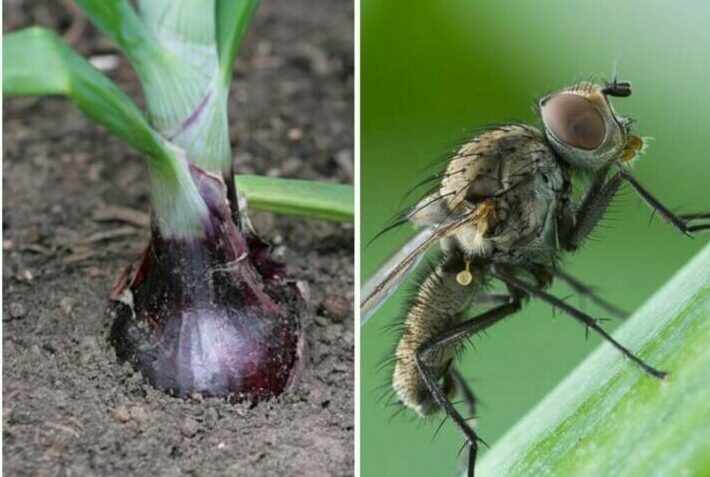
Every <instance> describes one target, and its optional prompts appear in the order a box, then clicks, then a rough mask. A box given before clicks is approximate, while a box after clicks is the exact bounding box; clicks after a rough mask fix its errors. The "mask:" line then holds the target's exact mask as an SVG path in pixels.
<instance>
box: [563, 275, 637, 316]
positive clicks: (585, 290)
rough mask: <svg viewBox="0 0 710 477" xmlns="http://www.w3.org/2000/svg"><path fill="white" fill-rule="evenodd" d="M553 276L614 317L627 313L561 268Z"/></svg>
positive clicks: (626, 314)
mask: <svg viewBox="0 0 710 477" xmlns="http://www.w3.org/2000/svg"><path fill="white" fill-rule="evenodd" d="M555 276H556V277H557V278H559V279H560V280H562V281H563V282H564V283H566V284H567V286H569V287H570V288H571V289H572V290H574V291H575V292H577V294H579V295H581V296H583V297H584V298H588V299H589V300H591V301H592V303H595V304H596V305H597V306H599V307H600V308H602V309H603V310H605V311H607V312H608V313H611V314H612V315H614V316H615V317H616V318H619V319H624V318H626V317H627V316H629V314H628V313H627V312H625V311H624V310H622V309H621V308H619V307H618V306H616V305H614V304H613V303H610V302H608V301H607V300H605V299H604V298H602V297H600V296H599V295H597V294H596V293H595V292H594V290H593V289H592V287H590V286H589V285H585V284H584V283H582V282H581V281H579V280H577V279H576V278H574V277H573V276H571V275H568V274H567V273H565V272H563V271H562V270H556V271H555Z"/></svg>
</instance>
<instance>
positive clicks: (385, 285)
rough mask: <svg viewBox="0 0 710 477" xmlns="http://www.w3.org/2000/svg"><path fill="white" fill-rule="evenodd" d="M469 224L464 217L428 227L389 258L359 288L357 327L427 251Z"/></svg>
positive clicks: (363, 323)
mask: <svg viewBox="0 0 710 477" xmlns="http://www.w3.org/2000/svg"><path fill="white" fill-rule="evenodd" d="M470 221H471V218H470V217H469V216H466V217H462V218H460V219H457V220H453V221H450V222H448V223H446V224H444V225H441V226H438V227H427V228H425V229H423V230H422V231H421V232H419V233H418V234H417V235H415V236H414V237H413V238H412V239H411V240H410V241H409V242H407V243H406V244H405V245H404V247H402V248H401V249H400V250H399V251H398V252H396V253H395V254H394V255H393V256H392V257H390V259H389V260H387V262H385V264H384V265H382V267H380V268H379V270H377V271H376V272H375V273H374V274H373V275H372V276H371V277H370V278H369V279H368V280H367V281H366V282H365V284H364V285H363V286H362V289H361V297H362V299H361V302H360V326H364V325H365V323H367V321H368V320H369V319H370V318H371V317H372V315H373V314H374V313H375V312H376V311H377V309H378V308H379V307H380V306H381V305H382V304H383V303H384V302H385V300H386V299H387V298H388V297H389V296H390V295H392V293H394V292H395V291H396V290H397V288H398V287H399V286H400V285H401V284H402V281H404V279H405V278H407V277H408V276H409V274H410V273H411V272H412V271H413V270H414V269H415V268H416V266H417V264H418V263H419V262H420V261H421V259H422V258H423V257H424V253H425V252H426V251H427V249H429V247H431V246H432V245H434V244H435V243H436V242H437V241H438V240H440V239H441V238H443V237H445V236H447V235H450V234H452V233H453V232H455V230H456V229H458V228H459V227H461V226H462V225H464V224H465V223H467V222H470Z"/></svg>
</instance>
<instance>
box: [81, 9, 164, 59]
mask: <svg viewBox="0 0 710 477" xmlns="http://www.w3.org/2000/svg"><path fill="white" fill-rule="evenodd" d="M77 3H78V4H79V6H80V7H81V8H82V10H84V12H85V13H86V15H87V16H88V17H89V19H91V22H92V23H93V24H94V25H96V26H97V27H98V28H99V29H100V30H101V31H102V32H103V34H104V35H106V36H107V37H109V38H110V39H111V41H113V42H114V43H115V44H116V45H117V46H118V47H119V48H120V49H121V51H123V52H124V53H125V54H126V55H127V56H128V57H129V58H130V60H131V62H132V63H134V65H135V64H137V65H144V66H146V67H150V65H154V64H156V63H162V62H163V61H164V59H165V57H164V55H163V52H162V50H161V45H160V43H159V42H158V40H157V39H156V37H155V36H154V35H153V34H152V32H151V31H150V30H149V29H148V28H147V26H146V25H145V23H144V22H143V20H142V19H141V18H140V17H139V16H138V14H137V13H136V11H135V10H134V9H133V6H132V5H131V4H130V3H129V2H128V1H127V0H77ZM137 69H140V68H137Z"/></svg>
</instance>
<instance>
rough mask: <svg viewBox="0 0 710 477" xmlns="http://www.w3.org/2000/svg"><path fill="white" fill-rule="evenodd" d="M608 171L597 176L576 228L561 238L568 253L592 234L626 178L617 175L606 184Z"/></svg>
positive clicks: (590, 188) (576, 221)
mask: <svg viewBox="0 0 710 477" xmlns="http://www.w3.org/2000/svg"><path fill="white" fill-rule="evenodd" d="M605 179H606V171H602V172H600V173H598V174H597V176H596V178H595V179H594V181H593V182H592V185H591V186H590V187H589V190H588V191H587V193H586V194H585V196H584V199H582V203H581V205H580V206H579V210H578V211H577V217H576V220H575V224H574V226H573V227H572V228H571V229H570V230H569V231H568V232H567V233H566V234H565V235H564V236H563V237H561V242H562V247H563V248H564V249H565V250H567V251H574V250H577V248H578V247H579V244H581V243H582V241H583V240H584V239H585V238H586V237H587V236H588V235H589V234H590V233H591V231H592V230H593V229H594V227H596V225H597V224H598V223H599V221H600V220H601V218H602V216H603V215H604V213H605V212H606V209H607V208H608V207H609V204H610V203H611V201H612V199H613V198H614V195H616V193H617V192H618V190H619V187H621V184H622V183H623V181H624V178H623V177H622V176H621V175H620V173H617V174H616V175H614V177H612V178H611V179H609V182H606V184H605V183H604V181H605Z"/></svg>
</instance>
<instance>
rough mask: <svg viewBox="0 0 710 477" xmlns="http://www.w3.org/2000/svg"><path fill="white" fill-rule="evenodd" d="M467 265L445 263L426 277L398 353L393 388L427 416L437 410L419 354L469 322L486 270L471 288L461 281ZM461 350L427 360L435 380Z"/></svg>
mask: <svg viewBox="0 0 710 477" xmlns="http://www.w3.org/2000/svg"><path fill="white" fill-rule="evenodd" d="M464 266H465V263H464V261H463V260H462V259H461V257H460V255H457V256H456V258H449V259H446V260H444V261H443V262H442V263H441V264H440V265H438V266H436V267H435V268H434V269H432V270H431V271H430V272H428V273H427V274H425V275H424V276H423V279H422V280H421V282H420V285H419V286H418V288H417V290H416V293H415V296H414V297H413V299H412V301H411V305H410V306H409V309H408V311H407V315H406V317H405V319H404V332H403V334H402V337H401V339H400V340H399V343H398V344H397V349H396V352H395V358H396V360H395V366H394V373H393V377H392V386H393V388H394V390H395V391H396V393H397V395H398V397H399V399H400V401H401V402H402V403H403V404H404V405H405V406H407V407H409V408H411V409H414V410H415V411H416V412H417V413H418V414H420V415H422V416H425V415H428V414H430V413H432V412H434V411H435V410H436V406H435V403H434V401H433V398H432V396H431V394H430V393H429V391H428V390H427V388H426V385H425V384H424V381H423V379H422V377H421V374H420V371H419V369H418V366H417V362H416V357H417V352H418V351H420V350H422V349H424V347H425V346H426V345H428V344H430V343H432V341H433V340H435V339H436V338H437V337H440V336H441V335H442V334H443V333H445V332H447V331H448V330H450V329H452V328H453V327H455V326H456V325H457V324H459V323H460V322H461V321H462V320H463V319H464V318H465V312H466V310H467V308H468V307H469V306H470V304H471V301H472V299H473V297H474V295H475V293H476V291H477V290H478V289H480V287H481V284H482V283H483V280H484V275H483V273H484V272H483V270H478V269H474V270H473V271H472V277H473V280H472V281H471V282H470V283H469V284H467V285H461V284H460V283H459V281H457V278H456V277H457V274H459V273H460V272H461V270H462V269H463V268H464ZM457 349H458V347H456V346H451V347H448V348H444V349H442V350H440V351H437V352H435V353H433V354H431V355H429V356H427V357H426V358H425V363H426V364H427V366H428V367H429V369H431V370H432V372H433V373H434V376H435V377H436V378H437V379H439V378H443V377H444V376H445V374H446V373H447V372H448V369H449V366H450V364H451V361H452V359H453V358H454V356H455V354H456V351H457Z"/></svg>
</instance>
